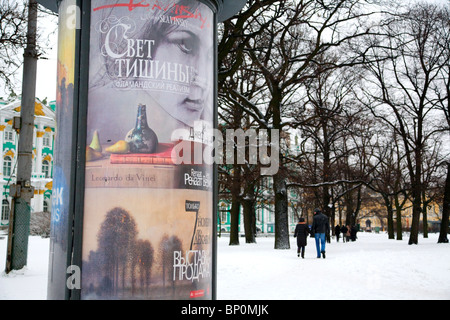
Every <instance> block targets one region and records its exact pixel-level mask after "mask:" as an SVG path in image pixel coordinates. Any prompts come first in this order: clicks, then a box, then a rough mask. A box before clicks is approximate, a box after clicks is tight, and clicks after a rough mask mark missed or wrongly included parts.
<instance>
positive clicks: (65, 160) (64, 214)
mask: <svg viewBox="0 0 450 320" xmlns="http://www.w3.org/2000/svg"><path fill="white" fill-rule="evenodd" d="M75 5H76V1H75V0H64V1H62V2H61V4H60V6H59V24H58V25H59V32H58V43H59V45H58V62H57V63H58V68H57V96H56V123H57V128H56V136H55V149H56V150H58V152H56V153H55V155H54V166H53V168H54V169H53V186H52V213H51V234H50V261H49V275H48V298H49V299H64V298H65V291H66V277H67V274H66V269H67V264H68V262H67V261H68V255H69V254H68V250H69V247H71V245H70V243H69V242H70V241H71V239H69V229H68V228H69V225H70V223H69V219H70V200H69V199H70V198H71V197H70V194H71V192H72V191H71V190H70V188H71V185H70V181H71V177H72V175H73V170H74V167H73V166H72V159H73V134H74V133H73V119H74V118H73V111H74V110H73V101H74V99H73V96H74V78H75V76H74V72H75V42H76V26H75V24H74V23H71V21H73V22H75V20H73V19H70V18H71V17H72V15H73V11H72V10H71V7H74V6H75Z"/></svg>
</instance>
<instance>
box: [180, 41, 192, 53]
mask: <svg viewBox="0 0 450 320" xmlns="http://www.w3.org/2000/svg"><path fill="white" fill-rule="evenodd" d="M178 47H179V48H180V50H181V51H182V52H184V53H186V54H191V53H192V52H193V51H194V46H193V44H192V43H191V41H186V40H181V41H180V42H179V43H178Z"/></svg>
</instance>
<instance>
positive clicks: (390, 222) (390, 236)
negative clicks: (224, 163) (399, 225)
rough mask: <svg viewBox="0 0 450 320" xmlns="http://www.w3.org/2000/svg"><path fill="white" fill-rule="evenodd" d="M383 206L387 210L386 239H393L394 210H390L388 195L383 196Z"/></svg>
mask: <svg viewBox="0 0 450 320" xmlns="http://www.w3.org/2000/svg"><path fill="white" fill-rule="evenodd" d="M383 200H384V205H385V206H386V210H387V223H388V239H395V235H394V210H393V209H392V203H391V201H390V200H389V196H388V195H383Z"/></svg>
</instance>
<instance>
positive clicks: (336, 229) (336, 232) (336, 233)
mask: <svg viewBox="0 0 450 320" xmlns="http://www.w3.org/2000/svg"><path fill="white" fill-rule="evenodd" d="M334 234H335V235H336V242H339V236H340V235H341V227H339V225H338V224H337V225H336V227H334Z"/></svg>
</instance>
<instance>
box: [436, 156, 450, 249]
mask: <svg viewBox="0 0 450 320" xmlns="http://www.w3.org/2000/svg"><path fill="white" fill-rule="evenodd" d="M449 216H450V162H447V179H446V181H445V190H444V203H443V205H442V219H441V230H440V233H439V239H438V243H448V223H449Z"/></svg>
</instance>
